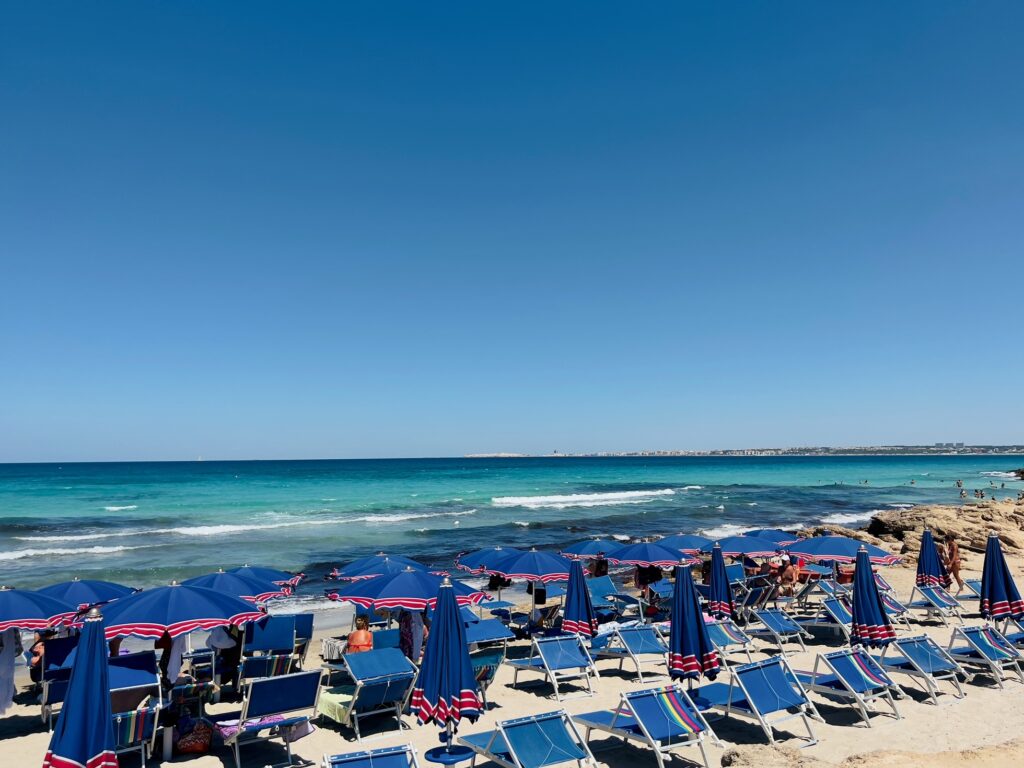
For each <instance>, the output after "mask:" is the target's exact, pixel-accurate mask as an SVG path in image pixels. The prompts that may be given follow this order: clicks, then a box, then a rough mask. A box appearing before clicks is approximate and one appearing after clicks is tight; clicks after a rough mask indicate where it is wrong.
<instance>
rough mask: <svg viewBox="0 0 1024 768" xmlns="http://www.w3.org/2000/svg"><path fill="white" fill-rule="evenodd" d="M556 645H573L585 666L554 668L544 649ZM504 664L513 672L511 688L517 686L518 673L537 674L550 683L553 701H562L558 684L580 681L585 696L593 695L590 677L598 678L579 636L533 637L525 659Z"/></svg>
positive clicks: (508, 661)
mask: <svg viewBox="0 0 1024 768" xmlns="http://www.w3.org/2000/svg"><path fill="white" fill-rule="evenodd" d="M558 643H575V644H576V645H577V647H578V648H579V651H580V653H581V654H582V656H583V658H584V659H585V660H586V663H585V664H582V665H572V666H567V667H561V668H555V667H552V666H551V665H550V662H549V661H548V659H547V657H546V655H545V653H544V649H545V648H546V647H547V646H548V645H552V646H553V645H557V644H558ZM505 663H506V664H508V665H509V666H511V667H512V668H513V669H514V670H515V671H514V672H513V674H512V687H513V688H515V687H516V686H517V685H518V684H519V673H520V672H539V673H541V674H542V675H543V676H544V679H545V680H546V681H547V682H549V683H551V687H552V688H554V691H555V699H556V700H557V701H561V700H562V694H561V690H560V689H559V683H564V682H568V681H571V680H580V679H582V680H583V682H584V683H586V686H587V691H586V694H585V695H587V696H593V695H594V688H593V686H592V685H591V683H590V676H591V675H593V676H594V677H598V672H597V667H596V666H594V660H593V659H592V658H591V656H590V652H589V651H587V647H586V645H585V644H584V643H583V641H582V640H581V639H580V637H579V635H556V636H554V637H535V638H533V640H532V642H531V653H530V656H529V657H528V658H526V659H506V660H505Z"/></svg>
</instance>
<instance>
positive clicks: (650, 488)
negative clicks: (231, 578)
mask: <svg viewBox="0 0 1024 768" xmlns="http://www.w3.org/2000/svg"><path fill="white" fill-rule="evenodd" d="M1021 466H1024V458H1022V457H1014V456H999V457H995V456H991V457H990V456H969V457H967V456H964V457H961V456H928V457H917V456H887V457H861V456H858V457H824V458H819V457H807V458H805V457H784V458H779V457H728V458H718V457H684V458H550V459H542V458H535V459H407V460H353V461H266V462H182V463H123V464H62V465H58V464H7V465H0V583H5V584H9V585H13V586H24V587H33V586H40V585H43V584H45V583H49V582H54V581H58V580H62V579H66V578H71V577H73V576H76V575H77V576H80V577H83V578H85V577H104V578H109V579H112V580H115V581H120V582H123V583H127V584H131V585H135V586H148V585H153V584H158V583H164V582H167V581H169V580H171V579H173V578H178V579H180V578H185V577H188V576H193V575H197V574H200V573H205V572H208V571H210V570H214V569H216V568H218V567H221V566H223V567H231V566H235V565H240V564H243V563H246V562H248V563H253V564H262V565H273V566H278V567H281V568H285V569H288V570H303V571H305V572H306V573H308V574H311V575H312V576H313V579H311V584H310V585H309V587H308V589H309V590H311V591H318V588H319V584H318V582H319V574H321V573H323V572H325V571H327V570H329V569H330V568H331V567H333V566H335V565H339V564H343V563H345V562H347V561H349V560H351V559H353V558H355V557H360V556H362V555H365V554H368V553H372V552H375V551H378V550H387V551H389V552H397V553H402V554H406V555H410V556H412V557H415V558H418V559H421V560H423V561H425V562H429V563H435V564H438V565H450V563H451V559H452V557H453V556H454V555H456V554H457V553H459V552H460V551H468V550H472V549H476V548H479V547H482V546H487V545H492V544H504V545H514V546H520V547H522V546H528V545H531V544H535V545H537V546H539V547H557V546H559V545H564V544H568V543H571V542H573V541H576V540H579V539H580V538H583V537H585V536H590V535H596V534H601V535H615V534H619V535H640V534H668V533H675V532H680V531H685V532H701V531H703V532H705V533H709V532H710V533H711V534H712V535H714V534H718V535H723V534H726V533H732V532H737V531H741V530H743V529H744V528H748V527H762V526H797V525H807V524H815V523H821V522H824V523H835V524H840V525H853V526H856V525H859V524H862V523H863V522H864V521H866V520H867V519H868V518H869V517H870V516H871V514H872V512H873V510H877V509H892V508H898V507H899V506H900V505H914V504H922V503H932V502H944V503H959V502H960V499H959V496H958V491H957V489H956V487H955V482H956V480H957V479H962V480H963V481H964V484H965V487H966V488H967V490H968V494H970V491H971V490H973V489H975V488H984V489H986V490H987V491H991V490H992V486H991V484H993V483H994V484H995V486H996V488H998V486H999V485H1000V484H1002V483H1005V484H1006V488H1005V489H1000V490H997V491H996V495H997V497H998V498H1005V497H1013V496H1016V494H1017V492H1018V491H1020V490H1021V489H1024V484H1022V483H1020V482H1019V481H1016V480H1013V479H1012V478H1011V476H1009V475H1008V472H1009V470H1012V469H1016V468H1019V467H1021ZM865 480H866V481H867V484H864V481H865ZM912 481H913V484H911V482H912ZM968 501H969V502H970V501H972V499H968Z"/></svg>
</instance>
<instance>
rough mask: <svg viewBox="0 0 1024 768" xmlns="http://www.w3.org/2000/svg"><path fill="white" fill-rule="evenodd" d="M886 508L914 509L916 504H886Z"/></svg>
mask: <svg viewBox="0 0 1024 768" xmlns="http://www.w3.org/2000/svg"><path fill="white" fill-rule="evenodd" d="M885 506H887V507H892V508H893V509H913V508H914V507H915V506H916V505H915V504H886V505H885Z"/></svg>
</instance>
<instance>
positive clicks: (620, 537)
mask: <svg viewBox="0 0 1024 768" xmlns="http://www.w3.org/2000/svg"><path fill="white" fill-rule="evenodd" d="M612 538H613V539H615V540H616V541H629V540H630V538H631V537H630V536H627V535H626V534H624V533H613V534H612Z"/></svg>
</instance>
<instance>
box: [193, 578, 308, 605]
mask: <svg viewBox="0 0 1024 768" xmlns="http://www.w3.org/2000/svg"><path fill="white" fill-rule="evenodd" d="M181 583H182V584H183V585H184V586H186V587H206V588H207V589H214V590H216V591H217V592H223V593H224V594H225V595H233V596H234V597H240V598H242V599H243V600H248V601H250V602H253V603H265V602H266V601H267V600H271V599H273V598H275V597H286V596H288V595H289V594H290V593H291V590H290V589H288V588H287V587H282V586H279V585H277V584H274V583H273V582H270V581H264V580H263V579H257V578H255V577H253V576H246V575H245V574H241V573H228V572H226V571H216V572H215V573H208V574H206V575H205V576H196V577H195V578H193V579H185V581H183V582H181Z"/></svg>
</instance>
